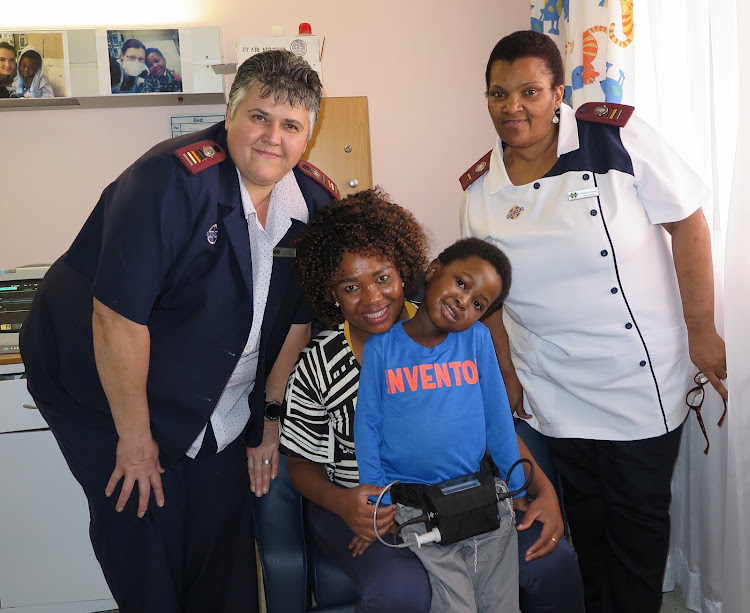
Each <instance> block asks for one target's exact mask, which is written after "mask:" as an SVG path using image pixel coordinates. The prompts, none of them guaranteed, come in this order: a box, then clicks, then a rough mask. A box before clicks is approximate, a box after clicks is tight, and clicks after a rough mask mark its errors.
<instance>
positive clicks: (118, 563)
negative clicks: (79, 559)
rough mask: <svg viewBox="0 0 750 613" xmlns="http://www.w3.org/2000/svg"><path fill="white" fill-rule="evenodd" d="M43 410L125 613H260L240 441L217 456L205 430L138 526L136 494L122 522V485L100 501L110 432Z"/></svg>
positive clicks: (110, 458)
mask: <svg viewBox="0 0 750 613" xmlns="http://www.w3.org/2000/svg"><path fill="white" fill-rule="evenodd" d="M37 406H39V408H40V410H41V411H42V414H43V415H44V416H45V419H47V422H48V423H49V424H50V428H51V430H52V432H53V434H54V435H55V438H56V439H57V441H58V444H59V445H60V449H61V450H62V452H63V455H64V456H65V459H66V461H67V462H68V466H69V467H70V469H71V471H72V473H73V476H74V477H75V478H76V479H77V480H78V482H79V483H80V484H81V486H82V487H83V490H84V492H85V494H86V498H87V499H88V504H89V511H90V516H91V523H90V529H89V533H90V536H91V543H92V545H93V547H94V553H95V554H96V557H97V559H98V561H99V564H100V565H101V567H102V570H103V571H104V577H105V579H106V580H107V584H108V585H109V588H110V590H111V591H112V595H113V596H114V599H115V601H116V602H117V606H118V607H119V611H120V613H199V612H200V613H206V612H207V611H211V612H212V613H214V612H215V613H253V612H257V610H258V586H257V570H256V563H255V541H254V538H253V524H252V508H253V500H254V496H252V495H251V493H250V482H249V477H248V472H247V458H246V453H245V444H244V441H243V440H242V438H240V439H238V440H236V441H234V442H233V443H232V444H231V445H229V446H228V447H227V448H226V449H224V450H223V451H222V452H221V453H218V454H217V453H216V439H215V438H214V436H213V432H212V431H211V428H210V426H209V428H208V430H207V432H206V436H205V439H204V442H203V446H202V447H201V450H200V452H199V453H198V455H197V456H196V458H195V459H190V458H188V457H183V458H182V459H181V460H180V461H179V462H178V463H177V464H176V465H174V466H170V467H168V468H167V469H166V472H165V473H164V474H163V475H162V476H161V478H162V485H163V487H164V498H165V505H164V507H162V508H158V507H157V506H156V504H155V502H154V500H153V494H152V496H151V498H150V499H149V506H148V510H147V511H146V515H145V516H144V517H143V518H142V519H138V517H137V516H136V509H137V506H138V496H137V486H136V488H135V489H134V493H133V494H131V496H130V499H129V500H128V503H127V505H126V506H125V508H124V509H123V511H122V512H120V513H118V512H116V511H115V503H116V501H117V498H118V496H119V493H120V486H118V487H117V489H116V490H115V492H114V494H112V496H111V497H109V498H107V497H106V496H105V495H104V488H105V486H106V484H107V481H108V480H109V476H110V475H111V473H112V470H113V468H114V461H115V449H116V445H117V435H116V432H115V431H114V428H113V427H111V426H108V427H102V426H103V425H102V424H101V423H99V424H96V425H94V424H92V423H82V422H81V420H70V419H66V418H62V417H60V413H59V411H58V410H53V411H45V408H44V406H43V405H39V404H38V405H37ZM59 408H60V407H55V409H59ZM121 483H122V482H121ZM120 485H121V484H120Z"/></svg>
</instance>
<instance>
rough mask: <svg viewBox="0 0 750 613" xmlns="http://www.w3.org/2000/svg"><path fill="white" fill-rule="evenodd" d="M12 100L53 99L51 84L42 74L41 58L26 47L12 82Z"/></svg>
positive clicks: (37, 53) (33, 50)
mask: <svg viewBox="0 0 750 613" xmlns="http://www.w3.org/2000/svg"><path fill="white" fill-rule="evenodd" d="M13 87H14V89H15V93H14V94H13V97H14V98H54V96H55V94H54V92H53V91H52V84H51V83H50V80H49V78H47V75H45V74H44V67H43V66H42V56H41V55H39V52H38V51H37V50H36V49H32V48H31V47H27V48H26V50H25V51H24V52H23V53H22V54H21V57H20V58H19V59H18V76H16V78H15V80H14V81H13Z"/></svg>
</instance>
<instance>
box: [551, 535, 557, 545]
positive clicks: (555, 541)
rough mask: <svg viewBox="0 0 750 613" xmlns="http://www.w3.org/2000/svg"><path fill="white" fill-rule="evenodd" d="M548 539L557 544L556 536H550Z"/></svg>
mask: <svg viewBox="0 0 750 613" xmlns="http://www.w3.org/2000/svg"><path fill="white" fill-rule="evenodd" d="M550 540H551V541H552V542H554V543H555V545H557V539H556V538H555V537H554V536H553V537H552V538H551V539H550Z"/></svg>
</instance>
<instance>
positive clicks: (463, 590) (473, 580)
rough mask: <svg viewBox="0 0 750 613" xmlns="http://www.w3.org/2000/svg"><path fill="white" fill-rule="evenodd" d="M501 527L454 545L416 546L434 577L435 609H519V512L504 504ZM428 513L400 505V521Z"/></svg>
mask: <svg viewBox="0 0 750 613" xmlns="http://www.w3.org/2000/svg"><path fill="white" fill-rule="evenodd" d="M498 513H499V514H500V517H501V519H500V527H499V528H498V529H497V530H494V531H492V532H488V533H486V534H480V535H479V536H476V537H473V538H469V539H465V540H463V541H460V542H458V543H454V544H452V545H440V544H439V543H428V544H426V545H423V546H422V548H421V549H418V548H417V547H416V546H413V547H412V548H411V550H412V551H413V552H414V553H415V554H416V555H417V557H419V560H420V561H421V562H422V565H423V566H424V567H425V569H426V570H427V572H428V573H429V576H430V585H431V587H432V607H431V608H430V613H518V611H519V609H518V536H517V534H516V526H515V524H514V522H513V515H512V514H511V513H510V512H509V511H508V508H507V506H506V505H505V504H503V503H498ZM421 514H422V511H421V509H415V508H413V507H407V506H404V505H402V504H399V505H397V506H396V521H397V522H398V523H403V522H405V521H407V520H409V519H412V518H414V517H418V516H419V515H421ZM425 532H426V527H425V525H424V524H423V523H419V524H414V525H413V526H407V527H405V528H404V529H403V530H402V531H401V534H402V536H403V537H406V536H407V535H408V534H424V533H425Z"/></svg>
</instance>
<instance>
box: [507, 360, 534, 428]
mask: <svg viewBox="0 0 750 613" xmlns="http://www.w3.org/2000/svg"><path fill="white" fill-rule="evenodd" d="M502 374H503V382H504V383H505V391H506V392H507V393H508V402H509V403H510V411H511V414H512V415H518V416H519V417H520V418H521V419H531V417H532V415H530V414H529V413H527V412H526V411H524V410H523V387H522V386H521V381H520V380H519V379H518V375H517V374H516V369H515V368H513V365H512V364H511V366H510V368H506V369H505V370H504V371H503V372H502Z"/></svg>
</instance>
